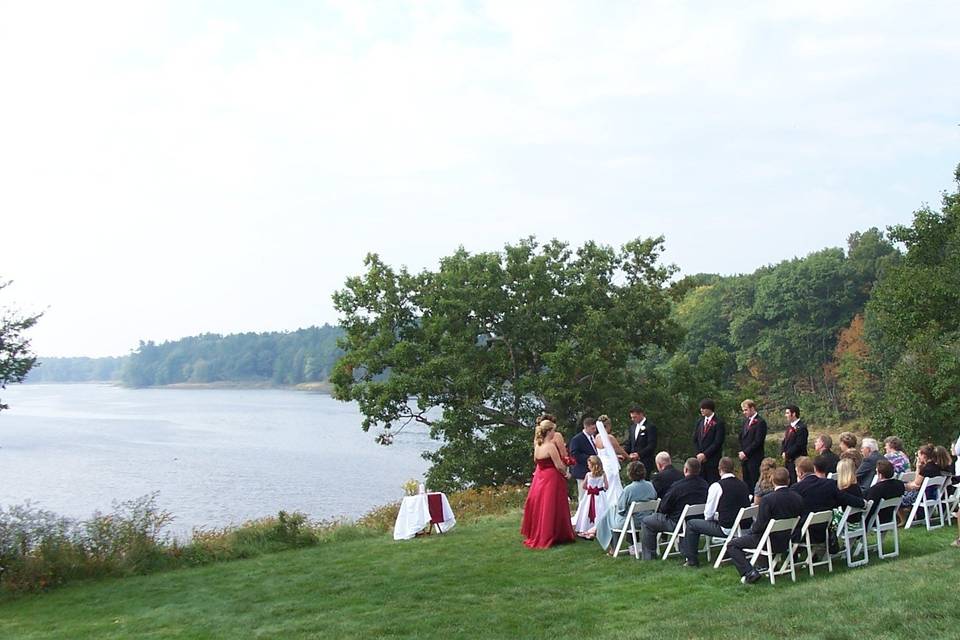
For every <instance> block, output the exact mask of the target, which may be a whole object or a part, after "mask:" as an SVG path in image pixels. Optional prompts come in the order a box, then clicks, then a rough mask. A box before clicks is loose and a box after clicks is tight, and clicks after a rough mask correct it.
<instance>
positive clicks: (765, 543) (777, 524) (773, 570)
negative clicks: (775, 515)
mask: <svg viewBox="0 0 960 640" xmlns="http://www.w3.org/2000/svg"><path fill="white" fill-rule="evenodd" d="M798 522H800V517H799V516H797V517H796V518H785V519H783V520H771V521H770V522H768V523H767V528H766V529H765V530H764V532H763V535H762V536H760V540H759V541H758V542H757V546H756V548H754V549H744V552H747V553H749V552H753V555H752V556H751V557H750V564H752V565H753V566H754V567H756V566H757V560H759V559H760V556H765V557H766V558H767V568H766V569H764V570H763V571H760V570H759V569H758V571H760V573H764V572H766V573H767V575H768V576H769V577H770V584H776V583H777V576H782V575H785V574H787V573H789V574H790V579H791V580H793V581H794V582H796V581H797V570H796V565H795V564H794V562H793V554H792V553H787V554H786V556H787V558H786V560H784V561H783V563H782V564H781V566H780V568H779V569H777V558H778V557H779V556H780V554H779V553H774V552H773V543H772V541H771V540H770V535H771V534H773V533H778V532H780V531H788V532H792V531H793V530H794V529H795V528H796V527H797V523H798ZM789 548H790V545H789V544H788V545H787V549H789Z"/></svg>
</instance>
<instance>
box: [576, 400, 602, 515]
mask: <svg viewBox="0 0 960 640" xmlns="http://www.w3.org/2000/svg"><path fill="white" fill-rule="evenodd" d="M595 435H597V419H596V418H594V417H592V416H586V417H585V418H584V419H583V430H581V431H580V433H578V434H577V435H575V436H573V437H572V438H570V456H571V457H572V458H573V460H574V464H573V469H571V470H570V474H571V475H572V476H573V477H574V479H575V480H576V481H577V501H578V502H583V495H584V494H583V479H584V478H586V477H587V460H588V459H589V458H590V456H595V455H598V453H599V452H598V451H597V447H596V445H595V444H594V443H593V437H594V436H595Z"/></svg>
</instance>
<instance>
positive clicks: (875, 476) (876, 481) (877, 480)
mask: <svg viewBox="0 0 960 640" xmlns="http://www.w3.org/2000/svg"><path fill="white" fill-rule="evenodd" d="M878 482H880V474H879V473H877V472H876V471H874V472H873V480H871V481H870V486H871V487H872V486H873V485H875V484H877V483H878Z"/></svg>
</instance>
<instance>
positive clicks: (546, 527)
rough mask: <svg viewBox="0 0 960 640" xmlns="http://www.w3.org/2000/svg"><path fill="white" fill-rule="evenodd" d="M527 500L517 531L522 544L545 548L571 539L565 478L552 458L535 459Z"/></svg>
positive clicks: (571, 532) (572, 538) (571, 531)
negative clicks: (521, 536) (520, 535)
mask: <svg viewBox="0 0 960 640" xmlns="http://www.w3.org/2000/svg"><path fill="white" fill-rule="evenodd" d="M536 463H537V468H536V470H535V471H534V472H533V481H532V482H531V483H530V492H529V493H527V502H526V504H524V505H523V522H522V523H521V525H520V533H522V534H523V536H524V538H525V540H524V541H523V544H525V545H527V546H528V547H530V548H531V549H545V548H547V547H551V546H553V545H555V544H562V543H564V542H573V541H574V540H575V539H576V538H575V537H574V534H573V525H572V524H571V523H570V503H569V502H568V501H567V479H566V478H564V477H563V474H561V473H560V471H559V470H558V469H557V468H556V467H555V466H553V460H551V459H550V458H544V459H542V460H537V461H536Z"/></svg>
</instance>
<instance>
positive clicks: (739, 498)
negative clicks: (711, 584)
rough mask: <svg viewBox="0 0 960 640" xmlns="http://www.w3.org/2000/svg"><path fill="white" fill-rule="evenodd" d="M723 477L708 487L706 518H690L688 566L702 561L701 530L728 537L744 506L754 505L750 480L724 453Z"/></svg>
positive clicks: (683, 545)
mask: <svg viewBox="0 0 960 640" xmlns="http://www.w3.org/2000/svg"><path fill="white" fill-rule="evenodd" d="M718 468H719V470H720V480H719V481H718V482H714V483H713V484H711V485H710V489H709V490H708V491H707V506H706V508H705V509H704V511H703V518H702V519H701V518H691V519H690V520H687V528H686V533H684V536H683V539H682V540H681V543H680V549H681V551H682V552H683V555H684V557H685V558H686V562H684V566H685V567H696V566H697V565H698V564H699V558H698V557H697V555H698V554H697V549H699V548H700V534H703V535H707V536H716V537H718V538H722V537H726V536H727V535H729V534H730V529H731V528H732V527H733V521H734V520H736V519H737V514H738V513H739V512H740V509H741V508H742V507H749V506H750V490H749V489H748V488H747V484H746V483H745V482H744V481H743V480H741V479H740V478H738V477H737V476H735V475H733V459H732V458H728V457H726V456H724V457H723V458H720V463H719V465H718Z"/></svg>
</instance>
